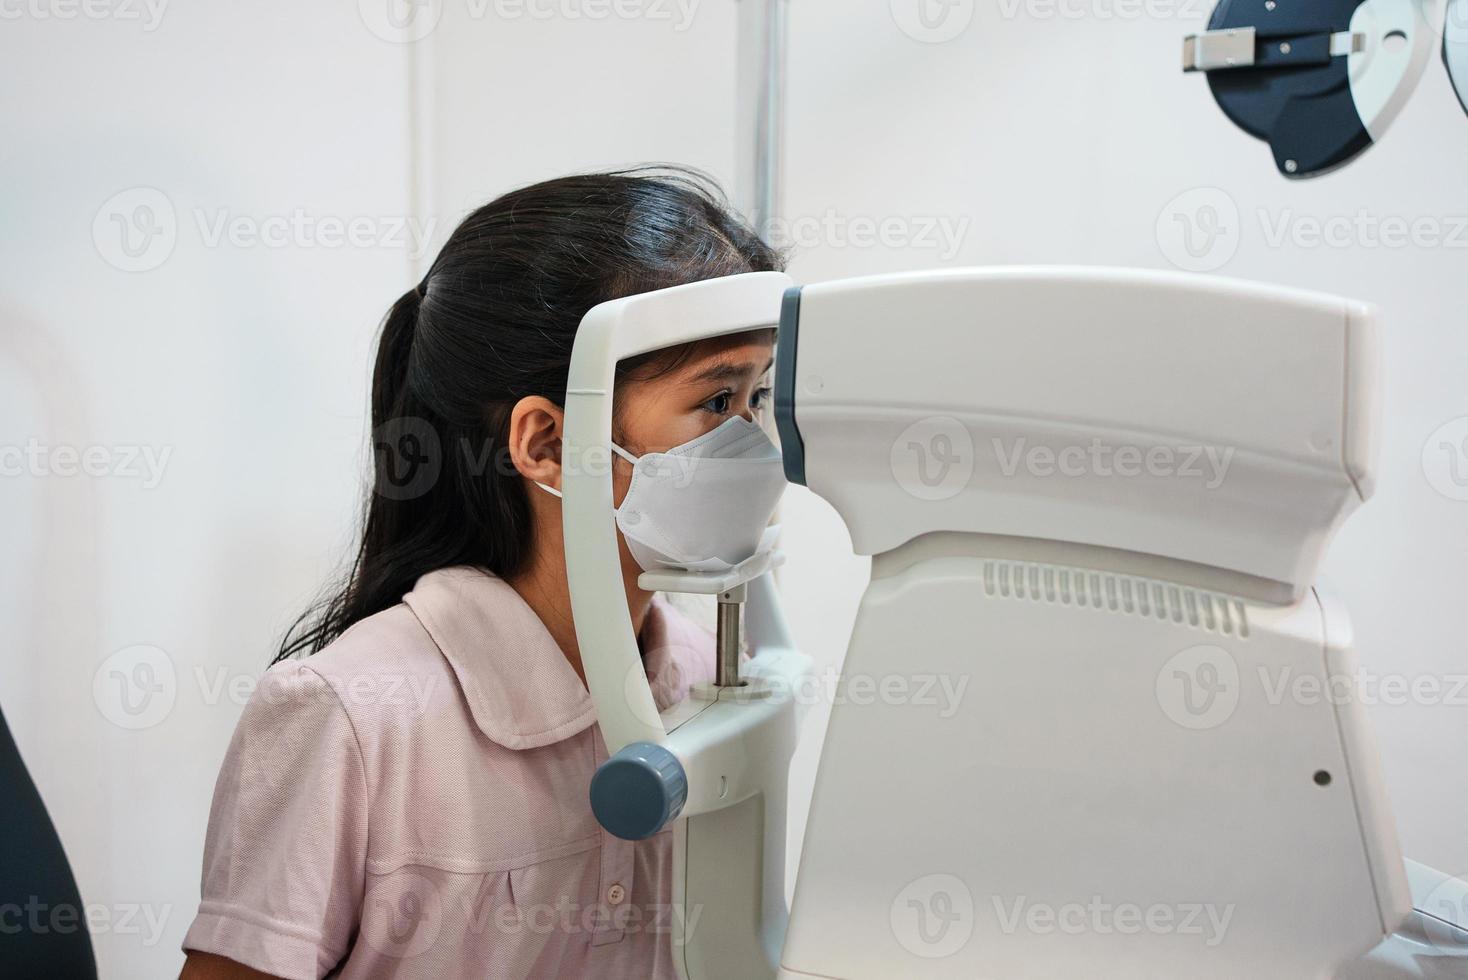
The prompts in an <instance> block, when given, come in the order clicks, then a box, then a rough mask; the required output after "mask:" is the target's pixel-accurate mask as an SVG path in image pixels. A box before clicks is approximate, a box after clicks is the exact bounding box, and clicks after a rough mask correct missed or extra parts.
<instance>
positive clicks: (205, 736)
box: [0, 0, 410, 977]
mask: <svg viewBox="0 0 1468 980" xmlns="http://www.w3.org/2000/svg"><path fill="white" fill-rule="evenodd" d="M68 9H69V10H70V11H71V12H72V13H73V14H77V12H78V10H79V8H77V7H75V6H74V5H73V6H72V7H70V8H68V7H67V6H66V5H65V4H51V5H48V4H47V3H46V2H44V0H43V2H39V3H37V4H31V5H26V6H22V5H18V4H16V5H6V6H5V8H4V9H3V13H4V15H5V18H6V19H5V20H4V22H3V23H0V83H3V88H4V90H5V93H6V95H5V98H4V99H3V100H0V133H4V138H3V148H0V200H3V206H0V214H3V219H0V221H3V231H0V269H3V272H0V447H5V448H6V450H9V449H11V448H13V447H14V448H20V449H22V450H24V449H25V448H26V447H27V446H28V444H31V443H32V442H33V441H34V445H35V446H36V447H38V452H37V454H36V455H35V458H34V460H27V459H19V460H18V459H16V458H15V457H14V455H13V454H10V455H7V456H6V457H5V458H4V459H0V463H3V464H4V465H5V467H6V469H5V475H4V477H3V478H0V514H3V517H0V521H3V527H4V532H3V535H0V537H3V540H4V542H5V550H4V555H3V558H0V626H3V631H4V635H5V637H6V640H7V643H6V652H5V654H4V655H3V657H0V702H3V705H4V709H5V713H6V715H7V717H8V718H9V720H10V723H11V726H12V728H13V730H14V732H15V735H16V738H17V740H18V742H19V743H20V746H21V749H22V751H23V753H24V755H25V757H26V759H27V760H28V762H29V764H30V767H31V771H32V773H33V775H34V777H35V779H36V782H37V783H38V784H39V785H40V789H41V792H42V794H43V796H44V797H45V799H46V801H47V803H48V805H49V807H50V809H51V812H52V814H53V816H54V818H55V821H56V824H57V826H58V829H59V831H60V833H61V836H62V838H63V841H64V842H65V845H66V847H67V849H68V852H69V854H70V857H71V859H72V863H73V865H74V866H75V869H76V873H77V877H78V879H79V884H80V888H81V893H82V896H83V899H84V900H85V902H86V903H87V904H88V905H89V906H94V907H96V909H97V910H98V911H97V912H96V914H97V915H99V916H100V922H101V923H102V926H103V930H102V931H101V932H100V933H99V934H98V935H96V936H95V945H96V949H97V953H98V957H99V959H100V962H101V967H102V971H103V976H105V977H158V976H165V975H169V974H170V973H172V972H176V971H177V969H178V967H179V965H180V964H181V963H182V954H181V953H179V952H178V943H179V941H180V940H181V939H182V937H183V932H184V930H185V929H186V928H187V926H188V924H189V921H190V920H191V919H192V916H193V913H194V910H195V906H196V903H197V901H198V879H199V872H200V855H201V852H202V844H203V829H204V820H205V817H206V815H207V810H208V805H209V795H210V792H211V790H212V787H213V783H214V777H215V774H216V773H217V771H218V766H219V761H220V759H221V757H222V754H223V751H224V746H225V743H226V741H227V740H228V738H229V735H230V732H231V731H232V729H233V727H234V721H235V718H236V717H237V715H238V712H239V709H240V706H241V698H242V695H241V694H240V693H239V692H238V691H236V692H235V693H234V694H233V695H231V694H230V693H228V692H227V691H226V692H224V693H220V692H219V690H218V688H217V686H216V685H217V683H218V681H219V679H220V678H221V677H223V678H226V679H230V678H237V679H240V680H241V681H242V682H245V683H248V682H249V681H251V680H253V679H254V678H255V677H257V676H258V675H259V673H260V672H261V671H262V670H263V668H264V666H265V665H266V663H267V662H268V660H269V658H270V655H271V650H272V646H273V644H274V643H275V642H276V640H277V638H278V636H279V633H280V631H281V629H282V627H283V626H284V625H285V623H286V622H287V620H288V619H289V617H291V616H292V615H293V614H294V612H295V611H297V610H298V608H299V607H300V605H301V604H302V602H303V601H304V599H305V598H306V597H307V596H309V595H310V594H311V593H312V592H313V591H314V589H315V588H316V587H317V586H318V585H319V583H320V582H321V581H322V580H323V579H324V577H325V576H326V574H327V572H328V571H329V570H330V569H331V567H332V566H333V565H334V563H335V560H336V558H337V557H338V555H339V553H340V552H339V548H340V546H341V545H342V543H343V542H344V541H345V540H346V536H347V534H348V533H349V527H350V525H351V522H352V520H353V518H354V516H355V510H356V505H357V504H356V502H357V491H356V485H357V475H358V473H359V471H360V466H361V464H362V463H363V461H364V458H365V457H364V453H363V448H362V447H363V445H364V443H365V435H366V433H365V427H364V423H363V409H364V406H365V390H366V389H365V383H364V378H365V373H366V370H367V353H368V346H369V341H370V339H371V334H372V332H373V330H374V328H375V325H376V322H377V319H378V317H380V316H381V314H382V311H383V310H384V309H385V307H386V305H387V304H388V303H389V302H390V300H391V299H392V298H393V297H395V296H396V295H397V294H398V293H400V292H401V291H402V289H403V288H405V286H406V285H407V283H408V282H409V279H408V275H409V265H410V262H409V257H408V252H409V249H408V248H406V247H404V246H403V245H399V244H395V243H394V242H393V241H392V236H391V231H392V226H393V224H394V223H395V222H396V221H397V220H399V219H401V218H403V217H404V216H406V214H407V207H408V194H407V188H408V177H407V156H406V151H405V142H406V141H405V136H406V132H407V103H406V100H405V97H404V91H405V86H404V80H405V78H406V77H407V76H406V65H407V62H406V56H405V52H404V50H403V49H402V48H401V47H400V46H398V45H393V44H388V43H385V42H383V41H382V40H380V39H378V38H377V37H375V36H373V35H372V34H371V33H370V32H369V31H368V30H366V29H365V28H364V26H363V22H362V20H361V19H360V17H359V16H358V13H357V11H356V9H355V8H354V6H353V5H351V4H347V5H344V6H343V5H330V6H323V5H312V4H292V3H283V2H280V3H250V4H245V3H211V4H203V5H200V4H178V5H176V6H164V8H163V9H162V16H161V20H158V21H156V22H147V21H144V22H139V21H133V20H128V19H125V18H126V16H127V14H128V13H129V12H130V11H145V8H143V7H142V6H141V5H139V4H127V5H121V4H115V5H112V6H110V7H109V6H106V5H103V6H101V7H94V8H93V9H94V10H95V11H98V12H100V13H102V14H105V15H106V16H100V17H94V16H82V15H77V16H75V18H74V19H62V16H63V15H64V14H65V13H66V12H67V11H68ZM16 11H20V13H19V14H18V15H16V13H15V12H16ZM145 16H146V14H145ZM137 188H152V189H154V191H155V192H156V193H146V194H145V193H144V192H141V191H137V190H136V189H137ZM119 193H123V194H124V195H125V196H124V197H122V198H120V199H114V195H117V194H119ZM109 202H110V203H109ZM142 203H149V204H152V205H154V207H155V211H154V220H155V221H156V222H158V226H159V227H160V228H163V229H165V230H166V229H168V228H172V229H173V235H172V238H173V247H172V251H171V253H170V252H169V251H168V247H167V246H168V240H169V235H168V234H167V233H165V234H162V235H159V236H156V237H154V238H152V239H151V240H150V241H151V247H149V248H143V246H144V244H145V241H149V240H147V239H144V238H143V237H142V236H141V235H140V234H139V233H137V232H136V231H134V233H133V237H132V242H133V245H134V246H136V247H137V248H138V249H139V250H140V254H139V255H138V256H137V259H136V262H137V264H139V265H142V266H149V267H148V268H146V269H142V270H141V271H124V269H123V268H119V265H128V264H131V260H129V259H128V258H127V256H126V255H125V254H124V253H123V251H122V250H121V246H122V241H123V240H122V238H121V235H120V231H119V229H118V227H117V226H116V225H115V224H113V223H112V215H114V214H116V215H120V216H122V217H124V218H132V217H133V216H134V208H135V207H136V206H137V205H139V204H142ZM297 209H300V210H301V214H302V215H303V217H306V218H310V219H312V221H313V226H312V227H311V228H305V227H304V225H303V230H301V231H290V230H289V229H288V227H287V231H286V234H285V235H284V237H283V238H278V237H272V238H271V242H272V244H262V243H259V242H258V241H255V242H251V240H250V239H248V238H247V237H243V235H244V234H245V233H248V232H249V231H251V230H253V229H258V230H261V231H263V232H265V233H266V234H267V235H269V234H272V233H273V231H274V229H275V228H276V225H275V224H274V223H271V222H270V221H269V219H271V218H272V217H276V218H279V217H284V218H287V219H289V218H292V217H293V216H294V214H295V213H296V211H297ZM99 216H100V226H99V228H98V230H97V233H96V235H95V237H94V232H93V228H94V222H97V221H98V219H99ZM221 216H223V217H225V218H226V219H227V220H229V221H235V220H236V219H238V220H239V221H240V222H241V224H240V226H239V227H240V228H241V229H242V231H241V232H240V233H237V235H236V242H237V243H236V244H232V243H230V241H229V239H228V237H226V238H225V239H223V240H216V239H214V238H213V234H212V233H213V231H214V230H215V229H216V227H217V222H218V221H219V219H220V217H221ZM139 217H140V218H141V215H139ZM348 219H361V220H362V221H365V223H366V224H365V226H364V227H365V231H366V234H367V237H368V238H369V239H371V240H372V241H374V242H376V241H380V240H381V239H379V237H378V236H385V237H386V239H387V241H386V242H385V243H384V244H370V245H369V246H368V247H343V246H341V245H339V244H333V242H334V239H333V238H332V229H331V227H330V224H329V222H330V221H332V220H339V221H345V220H348ZM322 220H325V221H327V222H328V224H327V225H325V226H321V227H318V226H315V225H314V222H316V221H322ZM200 221H202V222H203V223H204V228H203V229H202V230H201V228H200V225H199V222H200ZM62 447H71V448H72V449H76V450H85V449H87V448H88V447H95V448H93V450H92V451H93V456H92V457H91V463H90V468H91V470H92V471H93V473H94V474H100V475H85V474H78V475H64V473H65V472H66V471H68V470H69V468H71V467H75V466H76V465H77V463H76V461H75V460H72V461H70V462H68V456H67V453H66V450H65V449H63V448H62ZM143 449H146V450H148V451H151V452H154V453H156V454H160V455H159V456H158V457H156V458H158V459H160V460H161V461H162V464H163V465H162V466H161V478H159V477H158V475H157V474H150V473H149V472H148V471H147V469H146V467H145V465H144V461H143V460H142V459H141V458H138V459H133V458H131V457H132V454H133V453H134V452H135V451H137V452H139V453H140V452H141V450H143ZM165 453H166V454H167V455H166V457H164V456H162V455H161V454H165ZM138 645H147V646H150V647H155V648H157V650H158V651H161V652H160V653H148V652H143V651H137V650H134V649H133V648H135V647H137V646H138ZM114 657H115V659H112V660H110V661H109V658H114ZM104 663H105V664H106V666H105V667H104V666H103V665H104ZM150 668H151V669H153V670H154V673H153V674H152V675H151V680H150V678H149V675H148V674H146V673H141V672H138V671H146V670H148V669H150ZM196 671H203V672H204V677H203V679H202V680H201V679H200V677H199V676H198V675H197V674H196V673H195V672H196ZM97 677H100V684H101V687H100V690H99V692H98V696H97V697H94V691H93V683H94V678H97ZM119 683H125V684H126V685H127V687H126V688H122V687H118V686H117V685H118V684H119ZM145 683H146V686H147V687H150V688H151V687H156V688H157V690H156V691H153V692H152V693H151V694H150V693H149V691H148V690H147V689H146V688H145V687H144V686H143V685H144V684H145ZM124 690H126V691H127V697H128V703H130V704H131V705H132V706H133V707H134V708H137V709H140V710H141V713H140V714H135V715H130V714H128V713H127V711H126V710H125V709H124V702H123V701H122V700H121V699H120V694H121V692H123V691H124ZM127 724H140V725H145V726H146V727H142V728H138V729H129V728H126V727H123V726H124V725H127ZM148 917H151V921H152V923H156V924H157V927H156V928H155V927H154V926H153V925H152V924H150V923H149V919H148ZM0 972H3V970H0Z"/></svg>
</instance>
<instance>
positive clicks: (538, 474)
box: [509, 395, 565, 490]
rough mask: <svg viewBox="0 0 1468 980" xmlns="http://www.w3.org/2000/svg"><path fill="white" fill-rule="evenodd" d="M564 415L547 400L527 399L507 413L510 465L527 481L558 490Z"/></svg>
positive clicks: (532, 396) (538, 398)
mask: <svg viewBox="0 0 1468 980" xmlns="http://www.w3.org/2000/svg"><path fill="white" fill-rule="evenodd" d="M564 421H565V415H564V413H563V412H562V411H561V407H560V406H559V405H557V404H556V403H555V402H553V401H551V400H550V399H549V398H543V397H541V396H540V395H528V396H526V397H525V398H522V399H520V400H519V401H518V402H516V403H515V407H514V408H513V409H511V410H510V446H509V448H510V462H511V463H513V464H514V466H515V470H516V472H518V473H519V474H520V475H521V476H523V477H525V479H527V480H534V481H535V482H536V483H544V484H545V485H546V486H548V487H554V488H555V489H557V490H559V489H560V488H561V426H562V424H563V423H564Z"/></svg>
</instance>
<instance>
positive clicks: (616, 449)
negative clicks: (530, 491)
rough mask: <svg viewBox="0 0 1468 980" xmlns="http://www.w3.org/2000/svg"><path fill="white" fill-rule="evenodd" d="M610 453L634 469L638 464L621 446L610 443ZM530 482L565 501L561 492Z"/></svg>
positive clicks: (542, 484) (537, 481)
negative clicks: (619, 457)
mask: <svg viewBox="0 0 1468 980" xmlns="http://www.w3.org/2000/svg"><path fill="white" fill-rule="evenodd" d="M612 452H614V453H616V454H617V455H618V456H621V457H622V458H623V459H625V460H626V461H627V462H629V463H631V464H632V465H633V466H634V467H635V466H636V465H637V462H638V460H639V458H640V457H637V456H633V455H632V454H631V453H629V452H628V451H627V450H625V449H623V448H622V447H621V446H619V445H617V444H616V443H615V442H614V443H612ZM532 482H533V483H534V484H535V485H536V486H537V487H540V489H542V490H544V491H545V492H546V493H548V494H550V495H551V496H552V497H556V498H557V499H562V500H563V499H565V498H564V497H563V496H562V494H561V491H559V490H557V489H556V488H555V487H548V486H546V485H545V484H544V483H541V482H540V481H539V480H534V481H532Z"/></svg>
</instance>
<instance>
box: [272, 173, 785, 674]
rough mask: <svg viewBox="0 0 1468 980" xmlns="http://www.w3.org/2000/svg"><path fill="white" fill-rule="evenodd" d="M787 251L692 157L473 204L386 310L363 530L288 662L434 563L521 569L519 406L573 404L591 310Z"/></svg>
mask: <svg viewBox="0 0 1468 980" xmlns="http://www.w3.org/2000/svg"><path fill="white" fill-rule="evenodd" d="M782 264H783V263H782V260H781V257H780V255H779V254H778V253H777V252H776V251H775V250H774V249H772V248H771V247H770V246H769V245H767V244H766V243H765V242H763V241H761V240H760V238H759V236H758V235H756V234H755V233H754V232H753V231H752V230H750V228H748V227H747V226H746V225H745V224H744V223H743V222H742V221H741V220H740V219H739V218H738V217H736V216H735V215H734V213H733V212H732V211H731V210H730V208H729V205H728V202H727V201H726V200H725V198H724V196H723V193H722V192H721V191H720V190H719V188H718V185H717V184H716V183H715V182H714V181H713V180H711V179H710V178H708V177H707V176H705V175H704V174H702V173H700V172H698V171H696V170H690V169H687V168H682V167H656V168H639V169H636V170H624V171H616V172H611V173H594V174H582V175H578V176H572V177H561V178H558V179H555V180H548V181H545V182H543V183H539V184H533V185H531V186H529V187H525V188H522V189H520V190H516V191H512V192H510V193H509V194H506V195H504V196H503V197H500V198H497V199H495V200H493V201H491V202H490V203H488V204H486V205H484V206H483V207H481V208H479V209H477V210H476V211H474V212H473V213H471V214H470V215H469V216H468V217H467V218H465V219H464V220H463V222H462V223H461V224H460V225H459V226H458V228H456V229H455V230H454V233H453V234H452V235H451V236H450V237H449V240H448V241H447V242H446V243H445V244H444V246H443V249H442V251H440V252H439V253H438V257H437V258H436V259H434V261H433V265H432V266H431V267H430V268H429V270H428V274H427V275H426V276H425V277H424V278H423V281H422V282H421V283H419V284H418V285H417V286H416V287H414V288H413V289H410V290H408V291H407V292H406V293H404V294H403V295H402V297H401V298H399V299H398V301H397V302H396V303H394V304H393V306H392V309H391V310H389V311H388V314H387V317H386V318H385V319H384V320H383V324H382V336H381V340H380V341H379V343H378V348H377V360H376V365H375V366H374V368H373V372H372V428H373V434H372V442H373V457H374V463H375V466H374V474H373V486H372V488H371V491H370V492H369V493H368V495H367V501H366V506H365V514H364V517H363V528H362V537H361V545H360V547H359V548H358V550H357V553H356V557H355V559H354V560H353V561H352V563H351V566H350V569H349V570H348V572H347V574H346V575H345V580H344V581H343V582H342V583H340V585H339V586H337V587H335V588H334V589H332V590H331V591H329V592H328V593H327V594H326V595H325V596H324V597H323V598H322V599H320V600H319V601H318V602H317V603H316V604H315V605H314V606H313V607H312V608H310V609H308V610H307V611H306V612H305V613H304V614H303V615H302V616H301V617H300V618H299V619H297V620H296V622H295V624H294V625H293V626H292V627H291V628H290V630H289V631H288V632H287V633H286V636H285V638H284V639H283V641H282V643H281V647H280V650H279V652H278V653H277V654H276V657H275V661H276V662H278V661H280V660H283V659H285V658H287V657H290V656H292V655H295V654H302V653H304V654H310V653H315V652H316V651H318V650H320V649H321V648H322V647H324V646H326V645H327V644H328V643H330V642H331V641H332V640H334V639H336V638H337V637H338V636H340V635H341V634H342V633H343V632H344V631H345V630H346V629H347V628H348V627H350V626H351V625H352V624H353V623H356V622H357V621H358V620H361V619H363V618H365V617H367V616H371V615H372V614H373V613H376V612H380V611H382V610H383V609H387V608H388V607H390V606H393V605H395V604H396V603H397V602H399V601H400V600H401V599H402V597H403V595H404V594H405V593H406V592H408V591H409V590H411V589H412V587H413V583H414V582H415V581H416V580H417V579H418V577H419V576H420V575H423V574H425V573H427V572H430V571H433V570H434V569H438V568H444V567H447V566H450V565H460V564H472V565H478V566H481V567H484V568H488V569H489V570H490V571H491V572H493V573H495V574H496V575H499V576H501V577H508V576H512V575H514V574H515V572H516V571H517V570H519V569H520V568H521V566H522V563H523V562H524V561H525V560H526V558H527V556H528V553H529V549H530V533H531V523H530V505H529V502H528V500H527V499H526V495H525V489H524V483H523V482H522V481H521V480H520V478H519V476H518V474H517V473H516V472H515V470H514V468H513V466H510V465H509V464H508V458H507V453H506V452H505V447H506V443H507V439H508V433H509V421H510V411H511V409H512V408H513V406H514V404H515V402H516V401H518V400H519V399H520V398H523V397H525V396H527V395H542V396H544V397H546V398H549V399H550V400H552V401H554V402H555V403H556V404H558V405H564V404H565V393H566V377H567V373H568V370H569V366H570V361H571V344H572V340H573V339H574V337H575V334H576V328H577V325H578V324H579V323H580V322H581V317H582V316H583V315H584V314H585V313H586V311H587V310H589V309H591V307H593V306H595V305H596V304H598V303H601V302H604V301H606V300H610V299H617V298H618V297H621V296H627V295H631V294H633V293H640V292H645V291H647V290H651V289H660V288H662V287H664V286H674V285H678V284H681V283H686V282H695V281H698V280H702V279H713V278H716V277H719V276H728V275H735V274H738V273H742V272H762V271H767V270H778V269H780V268H781V267H782ZM637 367H638V365H637V364H635V363H633V362H627V363H624V364H623V365H622V367H621V370H622V371H624V372H625V371H629V370H636V369H637Z"/></svg>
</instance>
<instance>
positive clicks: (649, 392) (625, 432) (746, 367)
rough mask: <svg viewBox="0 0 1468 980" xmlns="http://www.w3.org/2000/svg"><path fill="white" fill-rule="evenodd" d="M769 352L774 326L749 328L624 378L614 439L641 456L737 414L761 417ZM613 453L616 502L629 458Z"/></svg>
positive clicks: (767, 389) (669, 446)
mask: <svg viewBox="0 0 1468 980" xmlns="http://www.w3.org/2000/svg"><path fill="white" fill-rule="evenodd" d="M773 356H774V334H773V331H770V330H758V331H751V332H749V333H742V334H734V335H732V336H729V337H721V338H716V339H714V340H709V341H705V342H703V343H701V344H698V345H697V346H696V347H695V348H694V349H693V351H692V353H691V354H690V355H689V356H688V357H686V358H684V359H683V361H682V362H681V363H679V364H678V365H677V366H676V367H675V368H673V369H672V370H670V371H663V372H659V373H657V374H655V375H654V376H653V377H651V378H649V379H647V380H643V381H639V380H629V381H627V382H624V384H623V385H622V387H621V388H620V389H619V390H618V392H617V412H616V423H615V426H614V428H615V430H616V431H615V432H614V438H615V439H616V440H617V444H618V445H620V446H621V447H622V448H623V449H625V450H627V451H628V452H629V453H631V454H632V455H634V456H641V455H643V454H644V453H656V452H666V451H667V450H669V449H672V448H673V447H674V446H678V445H681V444H683V443H685V442H689V441H691V440H693V439H697V438H698V437H699V436H701V435H703V434H704V433H706V432H709V431H712V430H713V429H716V428H718V427H719V426H720V425H723V424H724V423H725V422H727V421H728V420H729V419H731V418H733V417H734V416H736V415H740V416H743V417H744V418H746V419H748V420H750V421H751V422H761V421H763V419H764V416H765V415H766V414H767V412H768V410H769V403H770V364H771V361H772V359H773ZM614 458H615V459H616V460H617V463H616V465H615V466H614V469H613V471H612V474H613V499H614V500H615V501H616V502H617V504H618V505H619V506H620V504H621V502H622V497H623V495H625V494H626V492H627V486H628V484H629V483H630V482H631V478H632V464H630V463H628V462H627V461H626V460H624V459H622V458H621V457H614Z"/></svg>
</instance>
